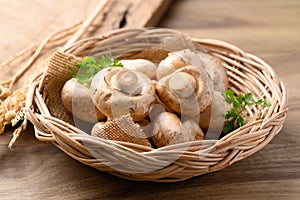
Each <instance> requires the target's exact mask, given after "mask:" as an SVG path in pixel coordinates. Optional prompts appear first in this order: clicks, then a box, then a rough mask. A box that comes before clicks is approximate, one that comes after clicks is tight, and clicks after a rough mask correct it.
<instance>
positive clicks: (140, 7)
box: [97, 0, 172, 34]
mask: <svg viewBox="0 0 300 200" xmlns="http://www.w3.org/2000/svg"><path fill="white" fill-rule="evenodd" d="M171 2H172V1H171V0H151V1H145V0H116V1H112V2H111V3H110V5H108V6H107V8H106V10H105V11H104V13H103V14H102V23H101V24H102V27H101V28H100V29H99V30H98V31H97V34H101V33H105V32H107V31H110V30H115V29H118V28H132V27H143V26H148V27H149V26H155V25H157V23H158V22H159V20H160V18H161V17H162V16H163V14H164V13H165V11H166V10H167V8H168V7H169V5H170V4H171ZM100 17H101V16H100Z"/></svg>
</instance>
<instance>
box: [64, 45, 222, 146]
mask: <svg viewBox="0 0 300 200" xmlns="http://www.w3.org/2000/svg"><path fill="white" fill-rule="evenodd" d="M120 62H121V63H122V64H123V67H108V68H105V69H103V70H101V71H100V72H98V73H97V74H96V75H95V76H94V78H93V80H92V83H91V85H90V87H86V86H84V85H82V84H80V83H78V81H77V80H76V79H74V78H73V79H70V80H69V81H67V82H66V83H65V85H64V87H63V89H62V93H61V96H62V101H63V104H64V106H65V108H66V109H67V110H68V111H69V112H71V113H72V114H73V115H74V116H75V117H77V118H79V119H81V120H83V121H86V122H89V123H94V124H95V127H96V126H97V129H98V128H99V126H100V127H101V126H103V125H105V123H107V122H108V121H111V120H114V119H116V118H118V117H120V116H123V115H126V114H130V116H131V117H132V120H133V121H134V122H135V123H136V124H138V125H139V126H141V127H142V128H143V130H144V132H145V134H146V135H147V137H148V139H149V141H150V142H151V144H152V145H153V147H157V148H159V147H163V146H166V145H170V144H178V143H182V142H190V141H194V140H202V139H204V136H205V134H206V133H207V131H208V129H211V130H216V131H220V130H221V129H222V126H223V122H224V117H223V115H224V113H225V112H226V110H227V109H228V107H227V105H226V104H225V101H224V99H223V98H222V97H221V92H223V91H224V90H225V89H226V88H227V87H228V78H227V74H226V70H225V69H224V67H223V66H222V64H221V62H220V61H219V60H217V59H216V58H214V57H212V56H210V55H209V54H206V53H194V52H192V51H190V50H189V49H186V50H182V51H178V52H170V53H168V56H167V57H165V58H164V59H163V60H161V61H160V62H159V63H154V62H151V61H150V60H146V59H130V60H120ZM93 130H96V129H92V135H95V134H93Z"/></svg>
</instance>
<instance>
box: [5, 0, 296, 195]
mask: <svg viewBox="0 0 300 200" xmlns="http://www.w3.org/2000/svg"><path fill="white" fill-rule="evenodd" d="M97 2H98V1H97V0H89V1H84V0H63V1H62V0H60V1H59V0H49V1H43V0H23V1H17V0H11V1H5V0H0V24H1V29H0V61H3V60H4V59H5V58H7V57H8V56H9V55H12V54H15V53H17V52H18V51H19V50H21V49H22V48H24V47H26V46H27V45H29V44H31V43H32V42H38V41H40V40H41V39H42V38H44V37H45V36H46V35H47V34H48V33H49V32H51V31H54V30H56V29H58V28H62V27H64V26H66V25H68V24H70V23H73V22H75V21H76V20H81V19H84V18H85V17H87V16H88V14H89V13H90V12H91V10H92V9H93V7H94V6H95V5H96V4H97ZM299 18H300V1H298V0H285V1H281V0H268V1H261V0H260V1H259V0H252V1H239V0H226V1H225V0H214V1H210V0H184V1H183V0H177V1H174V2H173V3H172V6H171V7H170V9H169V10H168V12H167V14H166V15H165V17H164V18H163V20H162V21H161V23H160V26H163V27H168V28H174V29H177V30H179V31H183V32H186V33H189V34H190V35H191V36H193V37H197V38H215V39H221V40H224V41H227V42H229V43H232V44H234V45H236V46H238V47H240V48H241V49H243V50H245V51H247V52H250V53H253V54H255V55H257V56H259V57H261V58H262V59H264V60H265V61H267V62H268V63H269V64H270V65H271V66H272V67H273V68H274V69H275V71H276V72H277V75H278V78H279V79H280V80H282V81H283V82H284V83H285V85H286V86H287V88H288V95H289V103H288V107H289V112H288V116H287V121H286V123H285V126H284V128H283V129H282V131H281V132H280V133H279V134H278V135H277V136H276V137H275V138H274V139H273V140H272V141H271V143H270V144H269V145H267V146H266V147H265V148H263V149H262V150H261V151H259V152H257V153H256V154H254V155H253V156H251V157H249V158H247V159H245V160H242V161H239V162H237V163H235V164H233V165H232V166H229V167H227V168H225V169H223V170H221V171H218V172H215V173H211V174H207V175H203V176H199V177H195V178H192V179H189V180H186V181H183V182H178V183H152V182H135V181H128V180H123V179H120V178H117V177H114V176H112V175H109V174H106V173H103V172H100V171H97V170H95V169H93V168H91V167H88V166H85V165H83V164H81V163H79V162H77V161H75V160H73V159H72V158H70V157H69V156H67V155H66V154H64V153H63V152H61V151H60V150H59V149H57V148H56V147H54V146H53V145H52V144H50V143H42V142H39V141H37V140H36V139H35V138H34V135H33V128H32V127H29V129H28V130H27V132H26V133H24V134H23V135H22V136H21V138H20V140H18V142H17V144H15V147H14V150H13V151H11V150H9V149H7V144H8V142H9V140H10V138H11V131H10V130H7V131H6V133H5V134H4V135H1V136H0V199H30V200H31V199H73V200H75V199H262V200H264V199H300V122H299V121H300V120H299V119H300V68H299V67H298V65H299V63H300V20H299ZM8 71H10V70H8ZM6 76H9V73H8V74H6Z"/></svg>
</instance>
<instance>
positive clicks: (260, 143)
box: [26, 28, 287, 182]
mask: <svg viewBox="0 0 300 200" xmlns="http://www.w3.org/2000/svg"><path fill="white" fill-rule="evenodd" d="M168 31H170V32H173V31H174V32H178V31H175V30H169V29H147V28H135V29H120V30H116V31H112V32H109V33H107V34H105V35H102V36H99V37H91V38H86V39H84V40H81V41H78V42H76V43H74V44H73V45H71V46H69V47H66V48H64V49H62V50H61V52H65V53H68V54H71V55H74V54H78V52H80V51H84V50H85V49H87V48H88V46H89V45H90V46H93V45H94V44H96V43H97V42H99V41H107V40H108V41H109V39H110V40H111V41H114V40H115V39H118V37H119V36H120V37H123V38H124V37H127V36H132V35H135V34H146V36H147V34H148V35H151V34H157V33H158V32H161V33H165V32H168ZM132 37H134V36H132ZM192 41H193V42H194V43H195V44H198V45H200V46H201V47H203V48H204V49H205V51H207V52H208V53H209V54H211V55H213V56H215V57H217V58H219V59H221V60H223V61H224V63H225V67H226V69H227V70H228V75H229V77H230V81H231V84H233V85H234V86H235V87H236V85H235V84H237V83H240V82H241V81H243V80H241V77H242V76H243V74H242V73H245V74H247V75H248V77H246V78H249V77H250V78H249V80H247V81H251V80H253V82H249V84H250V85H251V84H252V85H253V84H255V83H257V84H258V85H259V87H258V88H259V89H262V90H263V91H262V92H261V94H262V95H264V96H265V97H270V100H272V101H271V104H272V106H271V107H269V108H267V109H265V113H264V115H265V117H264V118H263V119H260V120H255V121H253V122H251V123H249V124H246V125H245V126H243V127H241V128H239V129H236V130H235V131H233V132H231V133H230V134H228V135H226V136H224V137H223V138H221V139H220V140H203V141H194V142H188V143H182V144H175V145H170V146H166V147H162V148H159V149H152V148H149V147H145V146H142V145H137V144H132V143H128V142H118V141H109V140H105V139H101V138H97V139H95V138H94V137H93V136H88V135H84V134H83V135H80V134H75V133H76V132H77V133H83V132H82V131H81V130H79V129H77V128H76V127H74V126H72V125H70V124H68V123H66V122H64V121H62V120H60V119H57V118H55V117H53V116H51V114H50V112H49V111H48V108H47V105H46V103H45V101H44V97H43V85H42V84H43V80H44V79H45V73H43V74H39V75H38V76H37V77H35V79H34V80H32V82H31V83H30V87H29V92H28V96H27V100H26V108H27V117H28V119H29V120H30V121H31V122H32V123H33V125H34V128H35V136H36V138H37V139H38V140H40V141H50V142H53V143H54V144H55V145H56V146H57V147H58V148H60V149H61V150H63V151H64V152H65V153H67V154H68V155H70V156H71V157H73V158H74V159H76V160H78V161H80V162H82V163H84V164H86V165H89V166H92V167H94V168H97V169H99V170H101V171H106V172H109V173H111V174H114V175H116V176H119V177H122V178H126V179H131V180H150V181H161V182H173V181H181V180H185V179H187V178H191V177H194V176H198V175H201V174H205V173H209V172H213V171H217V170H220V169H222V168H224V167H226V166H228V165H231V164H233V163H235V162H237V161H239V160H241V159H244V158H246V157H248V156H250V155H252V154H253V153H255V152H257V151H258V150H260V149H261V148H263V147H264V146H266V145H267V144H268V143H269V142H270V141H271V140H272V139H273V137H274V136H275V135H276V134H277V133H278V132H279V131H280V130H281V128H282V126H283V124H284V121H285V118H286V114H287V92H286V88H285V86H284V84H283V82H280V81H278V78H277V75H276V73H275V71H274V70H273V68H272V67H271V66H270V65H269V64H267V63H266V62H265V61H263V60H262V59H260V58H259V57H257V56H255V55H252V54H250V53H247V52H244V51H243V50H241V49H240V48H238V47H236V46H234V45H232V44H230V43H227V42H224V41H221V40H216V39H198V38H192ZM241 70H242V72H241ZM257 72H259V73H258V75H256V76H254V75H253V73H257ZM234 89H236V90H235V91H238V90H241V88H234ZM247 89H249V88H247ZM247 89H245V90H247ZM259 89H257V88H256V90H259ZM92 137H93V138H92ZM82 143H89V144H93V145H96V146H97V145H98V146H99V147H100V148H102V149H104V150H105V151H109V150H111V151H112V152H113V153H112V157H113V159H112V160H109V156H106V157H105V155H104V157H103V160H101V159H100V160H99V159H96V158H94V157H93V155H91V153H90V152H89V151H88V150H87V148H86V147H85V146H84V145H83V144H82ZM128 152H130V153H128ZM205 152H208V153H207V154H206V155H205V156H204V158H202V160H201V159H199V154H202V153H205ZM121 154H124V155H121ZM173 154H176V155H177V154H178V155H177V156H178V159H176V162H174V163H171V164H170V165H167V166H164V167H162V168H161V169H160V170H153V171H152V172H149V173H133V172H130V171H129V172H128V171H122V170H118V169H115V168H113V167H111V166H113V160H115V159H120V160H122V162H121V164H122V163H123V162H127V163H129V162H132V164H136V162H135V161H134V160H135V159H136V160H144V161H145V163H146V164H147V165H149V162H151V161H152V162H154V163H155V162H156V165H161V166H163V163H164V161H165V160H166V159H167V156H168V155H169V156H170V155H173ZM179 154H180V155H179ZM105 163H109V164H105ZM129 165H130V164H129ZM140 167H147V166H146V165H143V164H141V166H140ZM150 168H151V167H149V169H150ZM154 168H155V167H153V169H154Z"/></svg>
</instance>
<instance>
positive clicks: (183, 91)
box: [169, 72, 196, 99]
mask: <svg viewBox="0 0 300 200" xmlns="http://www.w3.org/2000/svg"><path fill="white" fill-rule="evenodd" d="M169 88H170V89H171V90H172V91H173V92H174V94H176V96H177V97H179V98H184V99H185V98H189V97H191V96H192V95H195V89H196V80H195V78H194V77H193V76H191V75H190V74H188V73H186V72H178V73H175V74H174V75H173V76H172V77H171V78H170V80H169Z"/></svg>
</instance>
